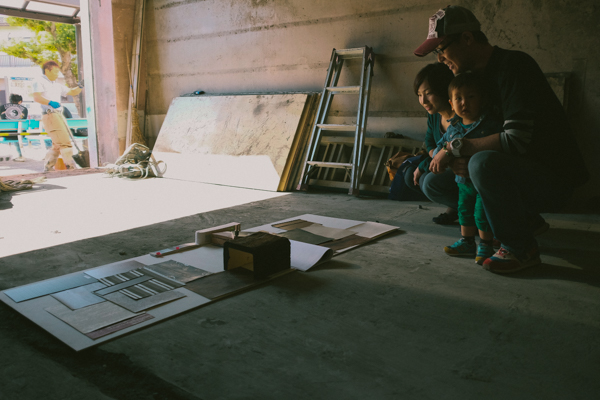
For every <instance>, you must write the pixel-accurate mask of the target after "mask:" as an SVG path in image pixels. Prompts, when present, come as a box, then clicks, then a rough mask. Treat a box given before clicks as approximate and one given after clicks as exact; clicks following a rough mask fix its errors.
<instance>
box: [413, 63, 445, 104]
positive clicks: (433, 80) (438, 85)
mask: <svg viewBox="0 0 600 400" xmlns="http://www.w3.org/2000/svg"><path fill="white" fill-rule="evenodd" d="M452 78H454V74H452V71H450V69H449V68H448V67H447V66H446V65H445V64H442V63H434V64H428V65H426V66H425V67H424V68H423V69H422V70H420V71H419V73H418V74H417V76H416V77H415V82H414V83H413V89H414V91H415V94H416V95H418V92H419V88H420V87H421V85H422V84H423V82H425V81H427V82H428V83H429V87H430V88H431V91H432V92H433V93H435V94H436V95H438V96H440V97H441V98H443V99H444V100H446V101H447V100H448V99H449V98H448V85H449V84H450V81H451V80H452Z"/></svg>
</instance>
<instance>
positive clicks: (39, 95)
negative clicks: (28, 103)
mask: <svg viewBox="0 0 600 400" xmlns="http://www.w3.org/2000/svg"><path fill="white" fill-rule="evenodd" d="M33 101H35V102H36V103H40V104H44V105H46V106H47V105H48V104H49V103H50V100H48V99H47V98H45V97H43V96H42V93H41V92H35V93H34V94H33Z"/></svg>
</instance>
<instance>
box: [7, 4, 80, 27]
mask: <svg viewBox="0 0 600 400" xmlns="http://www.w3.org/2000/svg"><path fill="white" fill-rule="evenodd" d="M0 14H3V15H8V16H10V17H19V18H29V19H37V20H41V21H50V22H58V23H61V24H78V23H80V19H79V18H78V17H67V16H63V15H55V14H46V13H39V12H33V11H23V10H19V9H16V8H8V7H0Z"/></svg>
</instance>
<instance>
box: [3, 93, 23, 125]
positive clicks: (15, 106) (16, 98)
mask: <svg viewBox="0 0 600 400" xmlns="http://www.w3.org/2000/svg"><path fill="white" fill-rule="evenodd" d="M22 103H23V97H21V96H20V95H18V94H15V93H13V94H11V95H10V103H8V104H3V105H1V106H0V118H2V119H27V116H28V115H29V114H28V110H27V107H25V106H24V105H22ZM11 109H12V110H13V111H12V112H11ZM7 110H8V112H9V113H8V115H7V113H6V111H7ZM19 111H20V113H19Z"/></svg>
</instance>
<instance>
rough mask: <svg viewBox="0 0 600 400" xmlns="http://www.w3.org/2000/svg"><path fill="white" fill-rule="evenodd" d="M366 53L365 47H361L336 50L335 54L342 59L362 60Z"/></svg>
mask: <svg viewBox="0 0 600 400" xmlns="http://www.w3.org/2000/svg"><path fill="white" fill-rule="evenodd" d="M364 51H365V48H364V47H359V48H356V49H339V50H336V51H335V52H336V54H337V55H338V56H340V57H341V58H343V59H348V58H362V56H363V53H364Z"/></svg>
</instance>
